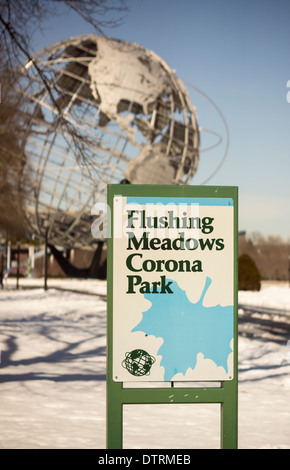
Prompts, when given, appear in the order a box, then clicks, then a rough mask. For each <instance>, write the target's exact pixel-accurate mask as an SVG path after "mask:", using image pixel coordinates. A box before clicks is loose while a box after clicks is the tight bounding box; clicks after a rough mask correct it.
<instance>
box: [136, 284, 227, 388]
mask: <svg viewBox="0 0 290 470" xmlns="http://www.w3.org/2000/svg"><path fill="white" fill-rule="evenodd" d="M211 282H212V280H211V279H210V278H209V277H207V278H206V281H205V285H204V288H203V291H202V293H201V296H200V299H199V300H198V301H197V302H196V303H192V302H191V301H190V300H189V299H188V297H187V295H186V292H185V291H184V290H182V289H181V288H180V287H179V285H178V284H177V282H176V281H172V284H171V285H170V287H171V288H172V290H173V294H170V295H168V294H167V295H158V294H156V293H152V292H150V293H147V294H144V297H145V299H147V300H149V301H150V302H151V304H152V305H151V307H150V308H149V310H147V311H145V312H143V318H142V320H141V321H140V323H139V324H138V325H136V326H135V327H134V328H133V329H132V330H131V331H132V332H137V331H141V332H144V333H145V334H146V335H153V336H155V337H156V338H160V337H161V338H163V344H162V345H161V347H160V348H159V350H158V354H160V355H161V356H162V360H161V363H160V365H161V366H163V367H164V371H165V372H164V381H170V380H172V378H173V377H174V375H175V374H177V373H182V374H185V373H186V371H187V370H188V368H191V369H194V368H195V366H196V362H197V355H198V353H202V354H203V355H204V358H205V359H211V360H212V361H214V363H215V364H216V365H217V366H222V367H223V368H224V370H225V371H226V373H228V365H227V360H228V356H229V354H230V353H231V352H232V349H231V347H230V342H231V340H232V338H233V305H229V306H225V307H222V306H221V305H216V306H213V307H205V306H204V305H203V300H204V297H205V295H206V292H207V290H208V288H209V286H210V284H211Z"/></svg>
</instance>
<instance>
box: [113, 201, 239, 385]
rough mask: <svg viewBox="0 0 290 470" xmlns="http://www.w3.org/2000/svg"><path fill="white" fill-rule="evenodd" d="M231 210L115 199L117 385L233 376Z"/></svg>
mask: <svg viewBox="0 0 290 470" xmlns="http://www.w3.org/2000/svg"><path fill="white" fill-rule="evenodd" d="M233 205H234V203H233V200H232V199H230V198H184V197H183V198H179V197H171V198H165V197H146V198H143V197H124V196H114V203H113V206H114V218H113V238H114V239H113V252H114V257H113V279H114V283H113V380H114V381H117V382H131V381H134V382H136V381H137V382H142V381H145V382H146V381H147V382H148V381H158V382H160V381H165V382H167V381H175V382H177V381H223V380H231V379H232V378H233V339H234V325H233V324H234V284H233V282H234V281H233V279H234V273H233V269H234V259H233V253H234V248H233V246H234V241H233V238H234V207H233Z"/></svg>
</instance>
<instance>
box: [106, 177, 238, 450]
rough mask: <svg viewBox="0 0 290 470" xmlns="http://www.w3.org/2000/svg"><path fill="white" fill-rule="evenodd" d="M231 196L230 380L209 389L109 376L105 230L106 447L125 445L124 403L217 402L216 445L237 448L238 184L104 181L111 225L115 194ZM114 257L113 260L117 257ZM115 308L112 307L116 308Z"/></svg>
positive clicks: (110, 320)
mask: <svg viewBox="0 0 290 470" xmlns="http://www.w3.org/2000/svg"><path fill="white" fill-rule="evenodd" d="M115 196H123V197H136V196H137V197H143V198H150V197H155V198H158V197H160V198H164V197H166V198H168V197H169V198H170V197H172V198H194V199H195V200H196V198H215V199H216V198H229V199H230V200H232V201H233V206H234V207H233V214H234V215H233V221H234V222H233V225H234V226H233V245H234V246H233V260H234V267H233V277H234V279H233V289H234V319H233V330H234V331H233V335H234V346H233V378H232V379H231V380H225V381H221V382H220V381H219V382H218V386H217V387H215V386H211V387H202V388H201V387H194V388H192V387H184V388H183V387H182V388H181V387H174V382H172V383H171V386H170V387H168V388H146V387H142V388H130V387H128V386H126V387H124V386H123V383H122V382H116V381H114V377H113V347H114V337H113V309H114V305H113V286H114V276H113V262H114V257H118V254H117V253H114V243H113V236H110V232H108V276H107V285H108V288H107V289H108V306H107V309H108V312H107V429H106V431H107V448H108V449H122V448H123V405H125V404H126V405H128V404H129V405H130V404H180V403H203V404H205V403H218V404H220V407H221V428H220V447H221V448H222V449H236V448H237V447H238V188H237V187H235V186H183V185H181V186H179V185H177V186H168V185H123V184H116V185H113V184H112V185H108V206H109V208H110V211H109V214H108V223H109V227H113V222H114V204H113V201H114V197H115ZM116 259H117V258H116ZM115 307H116V306H115Z"/></svg>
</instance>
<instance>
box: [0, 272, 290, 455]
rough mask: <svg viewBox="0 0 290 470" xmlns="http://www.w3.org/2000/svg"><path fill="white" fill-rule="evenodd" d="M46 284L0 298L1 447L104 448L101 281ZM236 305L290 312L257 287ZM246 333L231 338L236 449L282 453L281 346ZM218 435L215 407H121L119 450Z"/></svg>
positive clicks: (286, 388)
mask: <svg viewBox="0 0 290 470" xmlns="http://www.w3.org/2000/svg"><path fill="white" fill-rule="evenodd" d="M25 286H26V287H27V286H30V287H31V288H25V289H24V287H25ZM48 286H49V290H48V291H44V290H43V281H42V280H41V279H40V280H29V279H21V280H20V287H21V288H20V289H19V290H16V289H15V279H14V280H13V279H9V281H8V284H7V285H6V287H5V288H4V289H3V290H2V291H0V325H1V328H0V346H1V363H0V397H1V401H0V415H1V428H0V448H2V449H27V448H30V449H47V448H50V449H104V448H105V445H106V444H105V405H106V395H105V389H106V386H105V368H106V301H105V298H104V295H105V294H106V283H105V282H104V281H91V280H90V281H84V280H61V281H60V280H49V281H48ZM59 287H64V288H67V289H71V291H69V290H63V291H62V290H59V289H58V288H59ZM73 290H75V291H74V292H73ZM78 291H86V292H87V294H86V295H84V294H80V293H79V292H78ZM90 293H95V294H99V296H98V297H96V296H93V295H89V294H90ZM239 302H240V303H243V304H246V303H248V304H253V305H263V306H268V307H276V306H277V307H280V308H284V309H285V308H286V309H290V288H289V287H288V285H287V284H286V283H285V284H283V283H282V284H281V283H280V284H277V283H276V284H263V287H262V290H261V291H260V292H240V294H239ZM288 321H289V323H290V320H288ZM246 326H247V325H245V324H243V329H242V331H241V333H240V335H239V448H252V449H262V448H278V449H279V448H280V449H281V448H290V426H289V423H290V347H289V346H290V343H289V344H288V345H287V342H288V339H287V338H286V337H285V335H284V336H282V337H279V336H277V341H274V340H273V339H272V337H270V338H269V337H268V336H267V334H263V332H261V331H259V330H258V326H254V325H251V326H249V329H250V331H251V335H247V334H246V332H247V328H246ZM255 328H257V331H256V332H255ZM289 340H290V334H289ZM219 427H220V409H219V405H215V404H211V405H200V404H198V405H197V404H193V405H154V406H147V405H128V406H125V409H124V448H127V449H135V448H139V449H140V448H141V449H154V448H155V449H194V448H219V445H220V442H219V439H220V436H219Z"/></svg>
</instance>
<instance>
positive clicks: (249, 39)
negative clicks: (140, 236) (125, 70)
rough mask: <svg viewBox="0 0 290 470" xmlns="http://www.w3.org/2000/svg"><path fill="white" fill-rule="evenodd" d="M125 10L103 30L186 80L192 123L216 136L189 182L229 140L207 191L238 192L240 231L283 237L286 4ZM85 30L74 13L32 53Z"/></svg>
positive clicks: (143, 1)
mask: <svg viewBox="0 0 290 470" xmlns="http://www.w3.org/2000/svg"><path fill="white" fill-rule="evenodd" d="M127 5H128V7H129V12H128V13H127V14H126V15H125V17H124V21H123V24H122V25H121V26H119V27H117V28H115V29H113V30H106V33H107V34H108V35H110V36H112V37H114V38H117V39H121V40H127V41H131V42H137V43H139V44H141V45H142V46H143V47H145V48H148V49H151V50H153V51H154V52H156V53H157V54H158V55H159V56H160V57H162V59H164V60H165V61H166V62H167V63H168V64H169V65H170V66H171V67H172V68H173V69H174V70H175V71H176V75H177V76H178V77H179V78H181V79H182V80H184V81H185V82H186V83H185V84H186V87H187V89H188V91H189V95H190V97H191V100H192V103H193V104H194V105H195V106H196V109H197V116H198V121H199V125H200V126H201V127H202V128H203V129H209V130H211V131H214V132H217V133H219V134H220V135H221V136H222V138H223V141H222V143H221V144H220V145H219V146H218V147H216V148H215V149H214V150H211V151H208V152H201V155H200V164H199V168H198V171H197V173H196V175H195V177H194V179H193V182H192V184H203V183H204V181H206V180H207V179H208V177H210V175H211V174H212V173H213V172H214V170H215V168H216V167H217V166H218V165H219V163H220V162H221V161H222V160H223V157H224V155H225V151H226V148H227V147H226V146H227V143H228V144H229V147H228V152H227V154H226V158H225V160H224V162H223V164H222V166H221V168H220V169H219V171H218V172H217V173H216V174H214V176H212V177H211V178H210V179H209V180H208V181H207V183H206V184H209V185H229V186H238V187H239V201H240V208H239V229H240V230H246V231H247V233H251V232H257V231H258V232H260V233H262V234H263V235H265V236H267V235H277V236H281V237H282V238H283V239H284V240H288V239H290V183H289V178H290V132H289V130H290V103H288V102H287V92H288V91H290V87H289V88H287V82H288V80H290V23H289V21H290V2H289V0H276V1H275V2H274V1H273V0H272V1H270V0H252V1H250V0H243V1H239V2H237V1H232V0H203V1H196V0H179V1H176V0H128V1H127ZM90 32H93V30H92V27H90V26H89V25H87V24H85V23H84V22H83V21H81V20H80V19H79V17H77V16H76V15H74V14H72V15H70V16H69V17H64V16H62V17H57V18H54V19H53V20H50V21H49V22H47V23H46V24H45V25H44V29H43V32H42V33H41V34H37V35H36V36H34V42H33V44H34V49H35V52H36V51H37V50H38V49H40V48H41V47H43V46H45V45H49V44H51V43H53V42H57V41H59V40H62V39H67V38H69V37H71V36H77V35H80V34H87V33H90ZM197 90H201V91H202V94H201V93H200V92H198V91H197ZM207 97H208V98H209V100H208V99H207ZM212 102H213V103H214V105H213V104H212ZM221 116H222V117H221ZM223 118H224V119H225V121H226V123H227V127H228V134H227V131H226V127H225V125H224V121H223ZM227 137H228V139H227ZM201 139H202V140H201V142H202V148H205V147H206V146H208V145H209V144H211V143H214V142H215V137H213V136H211V135H210V134H208V133H207V132H206V131H202V134H201Z"/></svg>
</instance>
